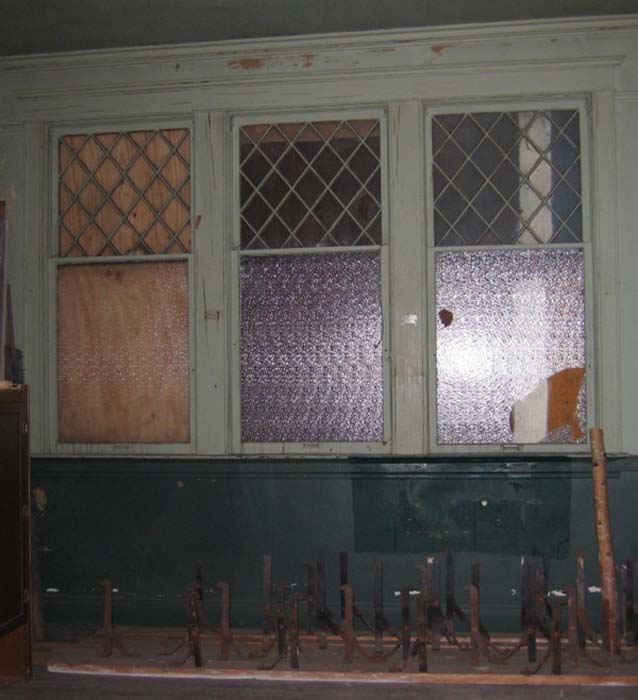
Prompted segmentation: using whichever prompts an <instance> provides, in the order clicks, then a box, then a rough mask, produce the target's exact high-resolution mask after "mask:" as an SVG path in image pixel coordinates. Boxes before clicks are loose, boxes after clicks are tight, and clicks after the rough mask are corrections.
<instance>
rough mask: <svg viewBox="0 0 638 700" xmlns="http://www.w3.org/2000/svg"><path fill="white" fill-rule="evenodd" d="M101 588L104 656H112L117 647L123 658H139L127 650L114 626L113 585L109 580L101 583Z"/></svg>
mask: <svg viewBox="0 0 638 700" xmlns="http://www.w3.org/2000/svg"><path fill="white" fill-rule="evenodd" d="M99 583H100V586H102V587H103V588H104V629H103V631H104V645H103V647H102V656H105V657H106V656H111V654H112V653H113V647H115V648H116V649H117V650H118V651H119V652H120V654H122V656H130V657H133V656H138V654H133V653H131V652H130V651H127V649H125V647H124V644H123V643H122V640H121V639H120V635H119V634H118V633H117V632H116V630H115V627H114V625H113V583H112V582H111V581H108V580H103V581H100V582H99Z"/></svg>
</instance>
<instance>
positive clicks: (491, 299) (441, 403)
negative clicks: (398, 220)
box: [436, 249, 587, 444]
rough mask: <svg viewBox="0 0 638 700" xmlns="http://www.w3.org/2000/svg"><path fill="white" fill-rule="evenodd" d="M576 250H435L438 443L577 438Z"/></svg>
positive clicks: (582, 417)
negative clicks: (437, 251) (438, 251)
mask: <svg viewBox="0 0 638 700" xmlns="http://www.w3.org/2000/svg"><path fill="white" fill-rule="evenodd" d="M584 277H585V273H584V261H583V252H582V251H581V250H567V249H553V250H551V249H543V250H511V249H510V250H501V251H476V252H462V253H461V252H458V253H457V252H440V253H438V254H437V255H436V312H437V332H436V369H437V441H438V443H439V444H501V443H541V442H543V443H552V444H557V443H576V442H584V441H585V439H586V437H585V432H584V431H585V429H586V425H587V418H586V402H585V395H586V394H585V291H584Z"/></svg>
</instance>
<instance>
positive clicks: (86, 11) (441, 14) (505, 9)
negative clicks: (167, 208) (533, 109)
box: [0, 0, 638, 56]
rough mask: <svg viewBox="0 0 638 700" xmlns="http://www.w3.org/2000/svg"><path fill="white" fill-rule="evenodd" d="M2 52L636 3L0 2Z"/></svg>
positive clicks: (555, 13)
mask: <svg viewBox="0 0 638 700" xmlns="http://www.w3.org/2000/svg"><path fill="white" fill-rule="evenodd" d="M0 12H1V18H0V56H10V55H15V54H30V53H45V52H57V51H81V50H86V49H107V48H117V47H125V46H150V45H159V44H181V43H191V42H203V41H206V42H208V41H223V40H228V39H248V38H250V39H254V38H264V37H281V36H291V35H299V34H318V33H332V32H344V31H364V30H373V29H398V28H410V27H435V26H440V25H450V24H466V23H475V22H496V21H506V20H525V19H551V18H557V17H574V16H594V15H611V14H630V13H635V12H638V0H12V1H11V2H9V0H2V2H1V3H0Z"/></svg>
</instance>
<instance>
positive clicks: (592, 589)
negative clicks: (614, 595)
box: [587, 586, 603, 593]
mask: <svg viewBox="0 0 638 700" xmlns="http://www.w3.org/2000/svg"><path fill="white" fill-rule="evenodd" d="M587 590H588V591H589V592H590V593H602V590H603V589H602V588H601V587H600V586H590V587H589V588H588V589H587Z"/></svg>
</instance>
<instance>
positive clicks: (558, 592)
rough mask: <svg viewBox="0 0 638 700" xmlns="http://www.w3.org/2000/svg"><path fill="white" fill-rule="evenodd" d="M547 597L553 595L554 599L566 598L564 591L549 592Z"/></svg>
mask: <svg viewBox="0 0 638 700" xmlns="http://www.w3.org/2000/svg"><path fill="white" fill-rule="evenodd" d="M549 595H553V596H554V597H556V598H567V593H565V591H550V592H549Z"/></svg>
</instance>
